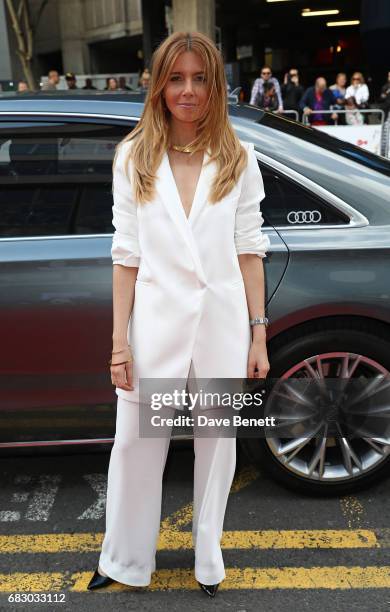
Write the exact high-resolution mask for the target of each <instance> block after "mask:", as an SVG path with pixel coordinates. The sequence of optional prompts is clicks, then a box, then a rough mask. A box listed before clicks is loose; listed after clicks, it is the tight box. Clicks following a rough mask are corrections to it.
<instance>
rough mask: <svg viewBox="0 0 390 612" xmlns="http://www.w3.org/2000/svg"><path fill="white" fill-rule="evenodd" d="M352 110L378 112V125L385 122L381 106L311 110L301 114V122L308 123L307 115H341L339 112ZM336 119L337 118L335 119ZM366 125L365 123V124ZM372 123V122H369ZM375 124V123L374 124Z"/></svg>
mask: <svg viewBox="0 0 390 612" xmlns="http://www.w3.org/2000/svg"><path fill="white" fill-rule="evenodd" d="M354 111H357V112H359V113H362V114H364V113H366V114H368V113H378V114H379V115H380V116H381V121H380V125H383V124H384V122H385V111H384V110H383V109H381V108H356V109H352V110H346V109H336V108H334V109H333V110H312V111H311V113H308V114H307V115H305V114H303V117H302V119H303V121H302V123H304V124H306V125H310V121H309V117H311V116H312V115H315V114H320V115H333V114H336V115H341V114H345V113H353V112H354ZM336 121H337V120H336ZM335 125H338V124H337V123H335ZM365 125H367V124H365ZM371 125H373V124H371ZM375 125H376V124H375Z"/></svg>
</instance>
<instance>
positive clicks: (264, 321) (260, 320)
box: [249, 317, 269, 327]
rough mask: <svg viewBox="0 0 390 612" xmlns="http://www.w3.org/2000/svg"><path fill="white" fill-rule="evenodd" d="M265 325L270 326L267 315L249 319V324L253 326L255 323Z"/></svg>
mask: <svg viewBox="0 0 390 612" xmlns="http://www.w3.org/2000/svg"><path fill="white" fill-rule="evenodd" d="M261 324H263V325H265V326H266V327H268V325H269V321H268V319H267V317H255V318H254V319H250V320H249V325H250V326H253V325H261Z"/></svg>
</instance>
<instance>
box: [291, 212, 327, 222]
mask: <svg viewBox="0 0 390 612" xmlns="http://www.w3.org/2000/svg"><path fill="white" fill-rule="evenodd" d="M287 221H288V222H289V223H319V222H320V221H321V213H320V211H319V210H291V211H290V212H289V213H288V215H287Z"/></svg>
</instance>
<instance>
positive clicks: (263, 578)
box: [0, 469, 390, 592]
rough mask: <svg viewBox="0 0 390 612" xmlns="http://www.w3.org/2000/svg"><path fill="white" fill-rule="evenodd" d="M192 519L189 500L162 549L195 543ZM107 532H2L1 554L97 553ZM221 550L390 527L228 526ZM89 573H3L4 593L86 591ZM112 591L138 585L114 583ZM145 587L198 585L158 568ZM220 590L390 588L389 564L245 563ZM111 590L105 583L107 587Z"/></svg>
mask: <svg viewBox="0 0 390 612" xmlns="http://www.w3.org/2000/svg"><path fill="white" fill-rule="evenodd" d="M257 475H258V474H257V472H256V471H255V470H253V469H249V470H244V471H242V472H241V473H240V475H239V476H238V477H237V479H235V481H234V483H233V487H232V492H233V493H234V492H236V491H238V490H240V489H242V488H243V487H244V486H247V485H248V484H250V482H253V480H254V479H255V478H256V477H257ZM191 521H192V504H187V505H186V506H184V507H183V508H181V509H180V510H178V511H177V512H175V513H174V514H172V515H170V516H169V517H167V518H166V519H164V520H163V521H162V524H161V527H162V528H161V531H160V538H159V542H158V550H168V551H172V550H185V549H191V548H192V546H193V542H192V533H191V531H183V530H182V529H183V527H185V526H187V525H188V524H190V523H191ZM103 536H104V534H103V533H98V534H96V533H56V534H53V533H50V534H30V535H27V534H26V535H20V534H17V535H11V536H5V535H0V554H8V555H9V554H16V553H24V554H34V553H46V554H50V553H54V554H56V553H64V552H65V553H66V552H71V553H72V552H73V553H75V552H76V553H88V552H99V551H100V549H101V544H102V541H103ZM221 546H222V548H223V549H234V550H251V549H252V550H266V549H268V550H276V549H279V550H280V549H351V548H354V549H367V548H370V549H373V548H374V549H388V548H390V529H376V530H372V529H324V530H321V529H301V530H273V529H270V530H258V531H225V532H224V533H223V536H222V540H221ZM91 575H92V570H91V571H89V572H73V573H71V572H34V573H22V572H14V573H12V574H0V592H26V591H27V592H45V591H64V590H68V591H75V592H82V591H86V587H87V584H88V582H89V580H90V578H91ZM108 588H109V589H110V590H122V589H133V590H134V589H135V590H139V589H140V588H141V589H142V588H143V587H128V586H126V585H122V584H119V583H114V584H113V585H111V586H110V587H108ZM145 588H146V589H147V590H152V591H158V590H167V589H198V588H199V587H198V585H197V582H196V580H195V578H194V571H193V569H192V568H184V569H183V568H175V569H170V570H168V569H160V570H157V571H156V572H155V573H154V574H153V576H152V582H151V584H150V585H149V586H148V587H145ZM220 588H221V589H236V590H237V589H355V588H390V566H344V565H337V566H320V567H277V568H275V567H265V568H264V567H262V568H258V567H245V568H232V567H231V568H226V578H225V580H224V581H223V582H222V583H221V586H220ZM106 590H107V589H106V588H105V589H104V591H106Z"/></svg>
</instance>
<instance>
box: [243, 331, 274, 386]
mask: <svg viewBox="0 0 390 612" xmlns="http://www.w3.org/2000/svg"><path fill="white" fill-rule="evenodd" d="M256 369H257V371H255V370H256ZM269 369H270V365H269V361H268V355H267V345H266V341H265V338H264V339H261V340H256V341H254V342H252V344H251V347H250V350H249V356H248V378H266V376H267V374H268V372H269Z"/></svg>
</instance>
